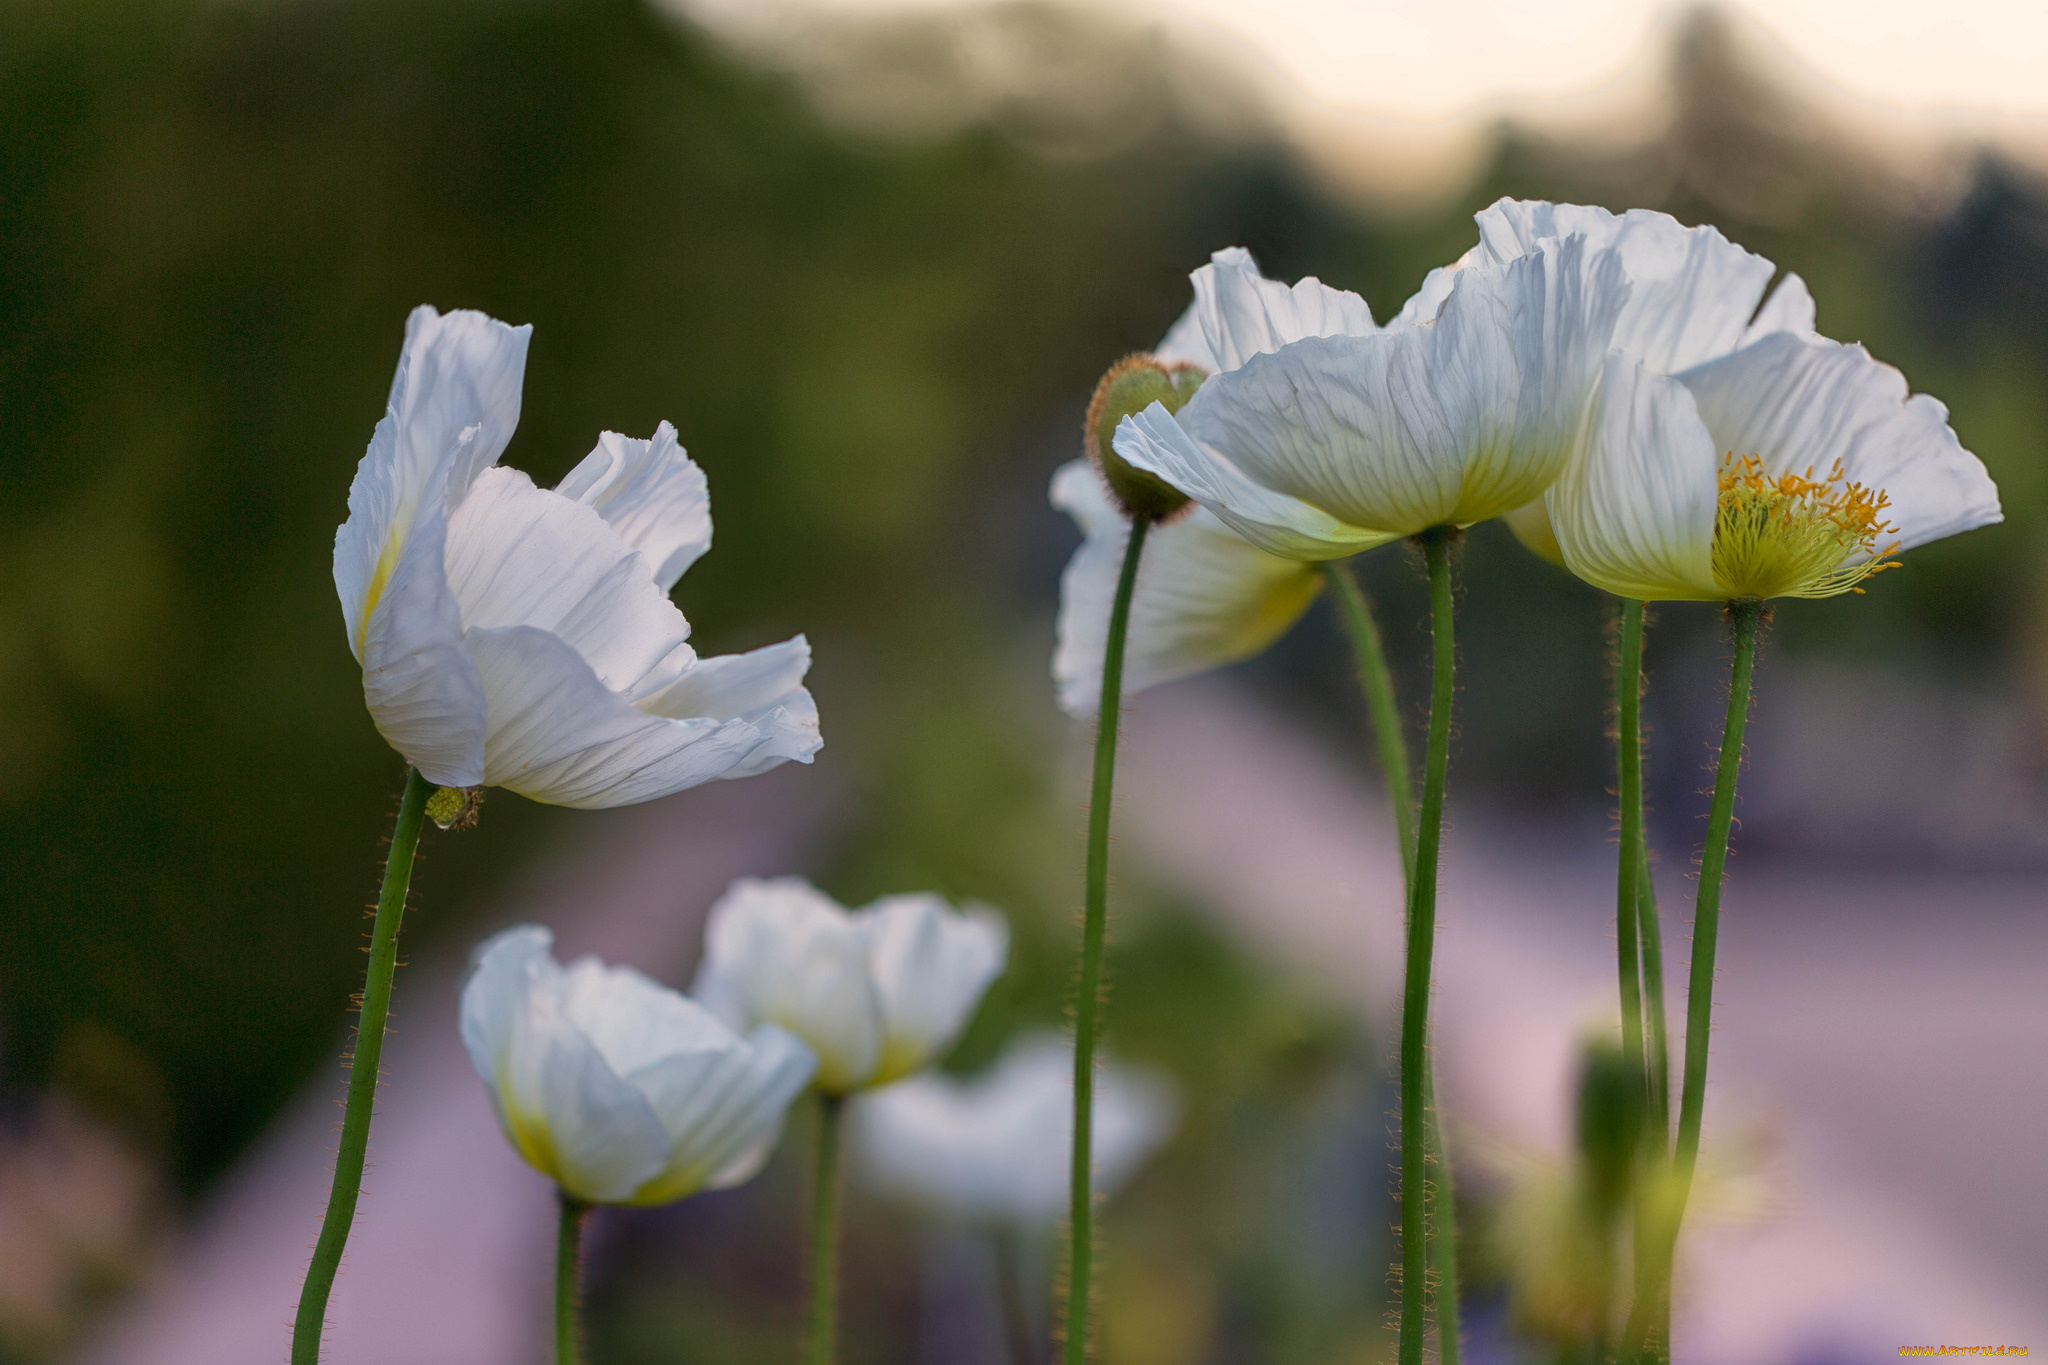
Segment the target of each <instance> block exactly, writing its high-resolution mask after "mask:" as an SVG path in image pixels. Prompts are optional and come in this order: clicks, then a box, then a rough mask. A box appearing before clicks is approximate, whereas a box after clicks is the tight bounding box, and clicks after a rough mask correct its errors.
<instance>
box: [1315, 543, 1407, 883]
mask: <svg viewBox="0 0 2048 1365" xmlns="http://www.w3.org/2000/svg"><path fill="white" fill-rule="evenodd" d="M1322 570H1323V577H1324V579H1326V580H1327V581H1328V582H1329V584H1330V587H1331V589H1332V590H1333V591H1334V592H1335V593H1336V597H1337V605H1338V607H1339V608H1340V609H1341V610H1342V612H1343V615H1344V627H1345V631H1346V633H1348V634H1349V635H1350V636H1351V650H1352V653H1353V655H1355V656H1356V658H1357V662H1358V686H1359V690H1360V691H1362V692H1363V693H1364V694H1365V710H1366V714H1367V715H1369V716H1370V717H1372V739H1373V747H1374V748H1376V749H1377V750H1378V751H1379V764H1380V778H1381V780H1382V781H1384V782H1385V783H1386V785H1387V809H1388V810H1390V811H1391V812H1393V816H1394V841H1395V842H1396V843H1397V844H1399V845H1400V848H1401V875H1402V876H1403V877H1405V878H1406V879H1407V880H1408V881H1409V882H1411V883H1412V882H1413V881H1414V880H1415V778H1414V776H1413V774H1412V772H1411V770H1410V768H1409V766H1408V741H1407V740H1406V739H1405V738H1403V737H1402V733H1401V710H1400V707H1399V706H1397V705H1396V704H1395V702H1394V675H1393V673H1392V671H1391V670H1389V669H1388V668H1387V654H1386V650H1385V649H1384V647H1382V645H1381V644H1380V628H1379V625H1378V623H1377V622H1375V621H1374V620H1373V619H1372V603H1370V602H1369V601H1367V600H1366V596H1365V592H1364V591H1363V590H1362V589H1361V588H1360V587H1359V586H1358V578H1357V576H1356V575H1355V574H1353V573H1352V572H1351V566H1350V565H1349V564H1346V563H1344V562H1343V561H1342V560H1332V561H1330V562H1329V563H1327V564H1324V565H1323V566H1322Z"/></svg>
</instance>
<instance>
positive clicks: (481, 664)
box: [464, 626, 774, 809]
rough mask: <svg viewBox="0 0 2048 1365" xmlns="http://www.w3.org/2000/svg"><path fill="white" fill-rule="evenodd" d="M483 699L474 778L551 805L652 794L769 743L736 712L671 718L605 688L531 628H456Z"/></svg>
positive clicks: (594, 805) (729, 766)
mask: <svg viewBox="0 0 2048 1365" xmlns="http://www.w3.org/2000/svg"><path fill="white" fill-rule="evenodd" d="M464 643H465V644H466V645H467V646H468V647H469V652H470V657H471V658H472V659H474V660H475V661H476V667H477V672H478V674H479V675H480V676H481V677H482V679H483V687H484V694H485V696H486V697H487V698H488V703H489V720H490V724H489V730H488V733H487V735H486V737H485V761H484V772H483V775H482V780H483V781H484V782H487V783H489V784H490V785H492V786H497V787H505V788H508V789H510V790H512V791H516V792H518V793H520V794H521V795H522V796H529V797H532V798H533V799H534V800H536V801H545V802H549V803H551V804H554V805H558V806H577V807H582V808H584V809H603V808H606V807H611V806H630V805H633V804H635V803H636V802H640V801H652V800H653V799H654V798H656V797H658V796H667V795H668V794H669V793H671V792H678V791H682V790H683V789H684V788H686V787H694V786H697V785H698V784H699V783H703V782H709V781H712V780H714V779H716V778H721V777H726V776H729V775H731V774H732V773H733V772H734V770H735V769H737V768H740V767H741V766H742V765H745V764H747V763H750V762H752V761H754V760H755V759H756V757H757V756H758V753H759V751H760V750H761V749H762V748H763V747H764V746H766V745H769V744H771V743H773V742H774V740H773V737H772V736H770V735H768V734H765V733H764V732H763V731H762V730H761V729H760V727H758V726H755V725H753V724H752V723H750V722H748V721H744V720H730V721H719V720H713V719H711V718H709V717H700V718H696V719H690V720H671V719H669V718H667V717H664V716H654V715H649V714H648V713H647V712H645V711H642V710H640V709H638V708H636V707H635V706H634V705H633V704H632V703H631V702H629V701H627V700H626V698H625V697H623V696H621V695H620V694H618V693H616V692H613V691H612V690H611V689H609V688H607V687H606V686H605V685H604V684H603V683H602V682H600V681H599V680H598V677H597V675H596V674H595V673H593V672H591V670H590V665H589V664H587V663H585V662H584V661H583V657H582V656H581V655H580V654H578V653H577V652H576V651H575V650H574V649H572V648H571V647H570V646H569V645H568V644H566V643H565V642H563V641H562V640H560V639H559V638H557V637H555V636H553V635H550V634H549V633H548V632H546V631H544V630H540V629H537V628H536V627H533V626H501V627H497V628H495V629H472V630H470V631H469V632H467V633H466V635H465V636H464Z"/></svg>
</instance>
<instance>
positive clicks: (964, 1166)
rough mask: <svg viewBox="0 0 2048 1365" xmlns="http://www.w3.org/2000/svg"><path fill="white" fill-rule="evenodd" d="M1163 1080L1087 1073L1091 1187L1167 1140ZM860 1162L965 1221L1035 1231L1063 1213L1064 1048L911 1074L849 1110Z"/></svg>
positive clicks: (1136, 1072) (1036, 1038) (1068, 1096)
mask: <svg viewBox="0 0 2048 1365" xmlns="http://www.w3.org/2000/svg"><path fill="white" fill-rule="evenodd" d="M1179 1110H1180V1104H1179V1099H1178V1097H1177V1095H1176V1093H1175V1090H1174V1086H1173V1083H1172V1082H1171V1080H1169V1079H1168V1078H1167V1077H1166V1076H1164V1075H1163V1074H1161V1073H1159V1072H1155V1071H1152V1070H1149V1069H1143V1068H1138V1067H1126V1066H1120V1065H1117V1064H1114V1063H1105V1064H1104V1065H1103V1066H1102V1067H1101V1069H1100V1070H1099V1071H1098V1073H1097V1075H1096V1078H1095V1113H1094V1119H1095V1129H1094V1145H1095V1151H1094V1157H1095V1189H1096V1190H1097V1192H1099V1193H1102V1194H1105V1195H1106V1194H1109V1193H1112V1192H1114V1191H1115V1190H1116V1189H1117V1187H1119V1186H1120V1185H1122V1184H1123V1183H1124V1181H1126V1180H1128V1179H1129V1178H1130V1177H1131V1176H1132V1175H1134V1174H1135V1173H1136V1172H1137V1169H1138V1167H1139V1166H1140V1165H1142V1164H1143V1163H1144V1161H1145V1159H1146V1158H1147V1157H1149V1156H1150V1155H1151V1154H1152V1153H1153V1152H1154V1151H1156V1150H1158V1149H1159V1147H1160V1146H1162V1145H1163V1144H1164V1143H1165V1142H1166V1140H1167V1139H1168V1138H1169V1137H1171V1136H1172V1135H1173V1129H1174V1127H1175V1125H1176V1124H1177V1123H1178V1122H1179V1116H1180V1115H1179ZM854 1123H855V1133H856V1135H857V1136H856V1144H857V1147H858V1150H859V1153H860V1161H861V1167H862V1170H863V1171H864V1173H865V1174H866V1175H867V1177H868V1180H869V1182H870V1183H871V1184H873V1185H874V1186H875V1187H877V1188H878V1189H881V1190H884V1191H887V1192H889V1193H892V1194H896V1195H899V1196H901V1197H904V1198H907V1199H910V1200H912V1201H914V1202H916V1203H919V1204H922V1205H925V1206H926V1207H928V1208H930V1209H932V1210H933V1211H934V1212H936V1213H938V1214H940V1215H941V1216H944V1217H948V1218H953V1219H958V1220H961V1221H964V1222H979V1223H995V1224H1000V1225H1004V1226H1008V1227H1012V1228H1015V1229H1018V1230H1021V1231H1027V1232H1028V1231H1036V1230H1042V1229H1044V1228H1047V1227H1050V1226H1051V1225H1053V1224H1054V1223H1056V1222H1058V1221H1059V1219H1060V1217H1061V1216H1062V1215H1063V1214H1065V1212H1066V1210H1067V1197H1068V1179H1069V1177H1070V1174H1071V1172H1070V1171H1069V1169H1068V1165H1069V1158H1070V1156H1071V1154H1072V1152H1073V1150H1074V1050H1073V1047H1072V1046H1071V1044H1069V1043H1068V1042H1067V1041H1066V1040H1064V1039H1062V1038H1059V1037H1057V1036H1055V1035H1053V1034H1050V1033H1038V1034H1029V1035H1026V1036H1024V1037H1021V1038H1019V1039H1017V1040H1016V1041H1015V1042H1013V1043H1012V1044H1011V1045H1010V1047H1009V1049H1008V1050H1007V1051H1005V1052H1004V1054H1003V1055H1002V1057H1001V1058H1000V1059H999V1060H998V1061H997V1062H996V1064H995V1065H994V1066H993V1067H991V1068H990V1069H989V1070H988V1071H987V1072H985V1073H983V1074H982V1075H979V1076H975V1077H972V1078H970V1079H968V1080H964V1081H963V1080H957V1079H955V1078H953V1077H950V1076H942V1075H928V1076H917V1077H913V1078H912V1079H910V1080H907V1081H903V1082H901V1083H899V1084H897V1085H892V1086H890V1087H888V1088H887V1089H886V1090H878V1091H876V1092H875V1093H874V1094H872V1095H869V1096H866V1097H865V1098H863V1099H862V1100H861V1102H860V1104H859V1105H858V1106H857V1107H856V1108H855V1111H854Z"/></svg>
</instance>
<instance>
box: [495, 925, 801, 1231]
mask: <svg viewBox="0 0 2048 1365" xmlns="http://www.w3.org/2000/svg"><path fill="white" fill-rule="evenodd" d="M553 942H554V935H553V934H551V933H549V932H548V931H547V930H546V929H543V928H540V927H538V926H535V925H522V926H520V927H518V928H516V929H507V930H505V931H504V932H503V933H501V934H498V935H496V936H495V937H493V938H491V939H490V940H489V941H488V942H486V943H485V944H484V945H483V946H482V947H481V948H480V949H478V951H477V955H476V963H475V966H474V967H473V968H471V970H470V974H469V980H468V981H467V982H466V983H465V984H464V985H463V988H462V1041H463V1043H464V1045H465V1046H467V1047H468V1049H469V1056H470V1060H471V1061H473V1062H475V1063H476V1069H477V1072H478V1073H479V1074H480V1075H482V1077H483V1078H484V1083H485V1085H486V1086H487V1087H488V1089H489V1090H490V1094H491V1103H492V1105H493V1106H495V1107H496V1109H497V1111H498V1120H499V1122H501V1123H502V1124H504V1126H505V1135H506V1136H507V1137H509V1138H510V1139H511V1140H512V1145H513V1146H514V1147H516V1148H517V1149H518V1150H519V1154H520V1155H521V1156H523V1157H525V1158H526V1160H527V1161H528V1162H530V1163H531V1164H532V1165H533V1167H534V1168H535V1169H536V1170H538V1171H540V1172H541V1173H542V1174H543V1175H546V1176H547V1177H549V1178H550V1179H552V1180H553V1181H554V1182H555V1183H556V1184H557V1185H560V1186H561V1187H562V1189H563V1190H565V1191H566V1192H568V1193H569V1194H571V1195H574V1196H575V1197H576V1198H578V1199H582V1200H586V1201H588V1202H590V1203H594V1204H662V1203H667V1202H668V1201H669V1200H672V1199H680V1198H682V1197H683V1196H684V1195H687V1194H694V1193H696V1192H697V1191H698V1190H705V1189H725V1188H727V1187H728V1186H732V1185H737V1184H739V1183H740V1182H741V1181H743V1180H746V1179H748V1178H749V1177H750V1176H752V1175H753V1174H754V1172H756V1171H758V1170H759V1169H760V1168H761V1163H762V1162H764V1161H766V1160H767V1158H768V1153H769V1151H770V1150H771V1149H772V1148H773V1147H774V1146H775V1141H776V1138H777V1137H778V1136H779V1135H780V1134H781V1132H782V1120H783V1115H784V1113H785V1112H786V1111H787V1110H788V1108H789V1105H790V1102H791V1101H792V1100H794V1099H795V1098H796V1097H797V1096H798V1095H799V1094H801V1093H803V1089H804V1087H805V1086H806V1085H807V1084H809V1082H810V1079H811V1073H812V1070H813V1068H814V1067H815V1066H816V1060H815V1059H814V1058H813V1057H812V1055H811V1052H810V1049H809V1048H807V1047H805V1046H804V1045H803V1043H802V1042H801V1041H799V1040H798V1039H796V1038H794V1037H792V1036H791V1035H790V1034H788V1033H786V1032H784V1031H783V1030H782V1029H779V1028H776V1027H774V1026H773V1025H763V1026H762V1027H760V1028H757V1029H755V1030H753V1031H752V1032H751V1033H749V1034H748V1035H747V1036H746V1037H744V1038H743V1037H740V1036H739V1035H738V1034H736V1033H734V1032H733V1031H732V1030H730V1029H728V1028H727V1027H726V1026H725V1025H724V1024H723V1023H721V1022H720V1021H719V1020H718V1019H717V1018H716V1017H715V1016H713V1015H712V1013H711V1012H710V1011H709V1010H707V1009H705V1008H703V1007H702V1006H701V1005H699V1004H697V1003H696V1002H695V1001H693V1000H688V999H685V998H684V997H683V996H681V995H679V994H677V993H676V992H675V991H672V990H668V989H666V988H665V987H662V986H658V985H656V984H655V983H654V982H652V981H650V980H648V979H647V978H646V977H644V976H642V975H640V973H638V972H636V971H633V970H631V969H630V968H625V967H606V966H605V965H604V964H603V963H601V962H599V961H598V960H597V959H596V958H591V957H585V958H579V959H577V960H576V961H575V962H572V963H570V964H569V966H568V967H566V968H564V967H561V966H558V965H556V963H555V960H554V957H553V956H552V954H551V953H550V952H549V948H550V945H551V944H552V943H553Z"/></svg>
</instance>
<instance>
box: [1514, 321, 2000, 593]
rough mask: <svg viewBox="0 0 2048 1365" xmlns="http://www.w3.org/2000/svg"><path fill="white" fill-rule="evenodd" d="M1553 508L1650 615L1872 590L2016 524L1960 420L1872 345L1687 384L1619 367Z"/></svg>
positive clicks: (1782, 347) (1572, 557)
mask: <svg viewBox="0 0 2048 1365" xmlns="http://www.w3.org/2000/svg"><path fill="white" fill-rule="evenodd" d="M1545 501H1546V503H1547V505H1548V507H1549V512H1550V522H1551V525H1552V527H1553V529H1554V530H1555V533H1556V536H1557V543H1558V547H1559V550H1560V551H1561V553H1562V555H1563V557H1564V562H1565V565H1566V567H1568V568H1570V569H1571V571H1572V572H1573V573H1575V574H1577V575H1578V576H1579V577H1581V578H1583V579H1585V580H1586V581H1587V582H1589V583H1591V584H1593V585H1594V586H1596V587H1600V588H1604V589H1606V590H1607V591H1608V592H1611V593H1615V594H1617V595H1618V596H1622V597H1638V598H1643V599H1645V600H1650V601H1655V600H1664V599H1681V600H1704V601H1722V600H1731V599H1735V598H1750V597H1758V598H1770V597H1828V596H1832V595H1834V594H1836V593H1841V592H1849V591H1857V590H1859V589H1858V588H1857V585H1858V584H1859V583H1861V582H1862V581H1863V580H1864V579H1865V578H1868V577H1869V576H1870V575H1871V574H1873V573H1877V572H1880V571H1881V570H1883V569H1885V568H1888V567H1890V566H1891V565H1892V564H1893V563H1895V561H1894V560H1892V559H1891V556H1892V555H1895V554H1897V553H1899V552H1901V551H1904V550H1910V549H1912V548H1913V547H1914V546H1917V545H1924V544H1926V543H1927V542H1928V541H1931V540H1939V539H1941V538H1942V537H1944V536H1951V535H1955V534H1956V533H1957V532H1959V531H1967V530H1969V529H1971V528H1973V527H1977V526H1984V525H1988V524H1990V523H1992V522H1995V521H1998V520H2000V515H2001V514H2000V512H1999V507H1998V489H1997V488H1996V487H1995V486H1994V485H1993V484H1992V482H1991V476H1990V475H1989V474H1988V473H1987V472H1986V471H1985V469H1984V466H1983V464H1982V462H1980V461H1979V460H1978V459H1977V457H1976V456H1975V455H1972V454H1971V453H1970V452H1969V451H1967V450H1965V449H1963V447H1962V444H1961V443H1960V442H1959V441H1958V440H1957V439H1956V434H1955V432H1954V431H1952V430H1951V429H1950V428H1949V425H1948V409H1947V408H1945V407H1943V406H1942V405H1941V404H1940V403H1939V402H1937V401H1936V400H1935V399H1933V398H1930V397H1927V396H1926V395H1924V394H1921V395H1917V396H1915V395H1909V394H1908V392H1907V389H1906V380H1905V377H1904V376H1903V375H1901V374H1900V373H1899V372H1898V371H1897V370H1895V369H1893V368H1892V367H1891V366H1889V365H1885V364H1882V363H1880V362H1879V361H1877V360H1874V359H1872V358H1871V356H1870V354H1869V353H1868V352H1866V351H1865V350H1864V349H1863V348H1862V347H1861V346H1844V345H1842V344H1840V343H1839V342H1834V341H1829V340H1827V339H1825V338H1823V337H1817V336H1813V335H1810V334H1807V335H1802V334H1799V333H1796V332H1786V331H1781V332H1777V333H1773V334H1770V335H1767V336H1765V337H1763V338H1762V339H1760V340H1758V341H1754V342H1752V343H1751V344H1749V345H1747V346H1745V347H1743V348H1741V349H1740V350H1737V351H1735V352H1733V353H1731V354H1729V355H1725V356H1722V357H1720V358H1719V359H1716V360H1710V361H1708V362H1706V363H1705V364H1703V365H1696V366H1693V367H1692V368H1690V369H1687V370H1683V371H1681V372H1679V373H1678V374H1676V375H1662V374H1658V373H1655V372H1654V371H1653V370H1651V369H1650V368H1649V367H1647V366H1645V365H1643V364H1641V363H1640V362H1638V361H1635V360H1632V359H1630V358H1629V357H1627V356H1624V355H1621V354H1616V355H1614V356H1612V357H1610V358H1609V360H1608V362H1607V366H1606V375H1605V378H1604V381H1603V385H1602V393H1601V406H1600V410H1599V414H1598V418H1597V420H1596V421H1595V422H1594V423H1593V424H1592V426H1591V428H1590V429H1589V432H1588V436H1587V439H1586V441H1585V443H1584V449H1583V451H1582V452H1581V454H1580V455H1579V456H1578V457H1577V458H1575V459H1574V460H1573V461H1572V463H1571V464H1570V465H1569V466H1568V467H1567V468H1566V470H1565V472H1564V474H1563V475H1562V476H1561V477H1560V478H1559V479H1558V481H1557V483H1556V485H1555V486H1553V487H1552V488H1551V490H1550V491H1549V493H1548V494H1547V495H1546V497H1545Z"/></svg>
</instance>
